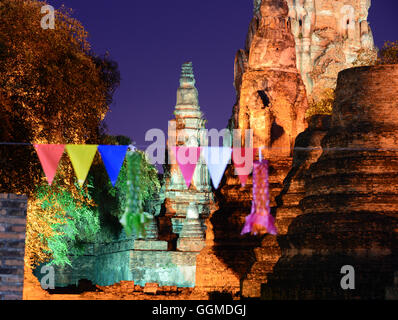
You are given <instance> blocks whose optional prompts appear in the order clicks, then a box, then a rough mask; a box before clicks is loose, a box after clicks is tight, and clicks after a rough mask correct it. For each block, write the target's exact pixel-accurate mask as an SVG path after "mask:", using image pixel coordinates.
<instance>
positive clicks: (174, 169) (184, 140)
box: [164, 62, 214, 235]
mask: <svg viewBox="0 0 398 320" xmlns="http://www.w3.org/2000/svg"><path fill="white" fill-rule="evenodd" d="M174 115H175V119H173V120H171V121H170V122H169V132H168V137H169V139H168V143H167V147H168V152H167V158H168V159H169V160H170V161H168V164H166V165H165V175H164V176H165V179H164V183H165V198H166V200H165V209H166V212H165V217H166V218H168V219H169V220H170V221H171V227H172V232H173V233H174V234H175V235H177V234H179V233H180V232H181V230H182V227H183V222H184V220H185V218H186V215H187V211H188V208H189V207H190V205H191V204H195V205H196V207H197V208H196V209H197V211H198V212H199V218H200V220H203V219H205V218H206V217H207V216H208V215H209V213H210V210H211V205H212V204H213V203H214V197H213V193H212V188H211V184H210V176H209V173H208V169H207V166H206V164H205V163H204V161H203V160H202V159H200V160H199V163H198V165H197V167H196V170H195V172H194V176H193V178H192V183H191V186H190V188H189V189H187V186H186V184H185V181H184V178H183V176H182V174H181V171H180V168H179V166H178V164H177V163H176V161H175V158H174V154H173V151H172V147H175V146H185V147H200V146H206V145H207V140H206V139H207V135H206V130H205V122H206V121H205V120H204V119H203V114H202V112H201V111H200V107H199V101H198V90H197V89H196V87H195V77H194V74H193V68H192V63H191V62H187V63H184V64H183V65H182V72H181V77H180V87H179V88H178V90H177V104H176V107H175V111H174Z"/></svg>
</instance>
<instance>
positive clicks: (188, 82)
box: [180, 62, 196, 87]
mask: <svg viewBox="0 0 398 320" xmlns="http://www.w3.org/2000/svg"><path fill="white" fill-rule="evenodd" d="M195 82H196V81H195V76H194V74H193V68H192V62H185V63H184V64H183V65H182V67H181V77H180V85H181V87H186V86H191V87H193V86H195Z"/></svg>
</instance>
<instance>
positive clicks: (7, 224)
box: [0, 194, 27, 300]
mask: <svg viewBox="0 0 398 320" xmlns="http://www.w3.org/2000/svg"><path fill="white" fill-rule="evenodd" d="M26 209H27V197H26V196H18V195H14V194H0V300H21V299H22V291H23V277H24V255H25V228H26Z"/></svg>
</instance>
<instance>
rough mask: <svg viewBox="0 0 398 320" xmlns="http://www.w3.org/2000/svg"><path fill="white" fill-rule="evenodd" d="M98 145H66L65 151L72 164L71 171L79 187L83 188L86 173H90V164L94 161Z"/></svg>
mask: <svg viewBox="0 0 398 320" xmlns="http://www.w3.org/2000/svg"><path fill="white" fill-rule="evenodd" d="M97 148H98V145H93V144H87V145H73V144H68V145H67V146H66V148H65V149H66V151H67V152H68V155H69V158H70V160H71V162H72V165H73V169H75V173H76V176H77V180H78V181H79V185H80V187H82V186H83V184H84V181H86V178H87V175H88V172H89V171H90V167H91V164H92V163H93V161H94V156H95V153H96V152H97Z"/></svg>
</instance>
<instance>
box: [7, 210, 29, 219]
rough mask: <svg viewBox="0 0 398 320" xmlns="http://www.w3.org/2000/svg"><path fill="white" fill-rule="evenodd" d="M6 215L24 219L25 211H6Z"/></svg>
mask: <svg viewBox="0 0 398 320" xmlns="http://www.w3.org/2000/svg"><path fill="white" fill-rule="evenodd" d="M7 215H8V216H10V217H26V209H25V210H22V209H8V210H7Z"/></svg>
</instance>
